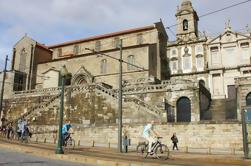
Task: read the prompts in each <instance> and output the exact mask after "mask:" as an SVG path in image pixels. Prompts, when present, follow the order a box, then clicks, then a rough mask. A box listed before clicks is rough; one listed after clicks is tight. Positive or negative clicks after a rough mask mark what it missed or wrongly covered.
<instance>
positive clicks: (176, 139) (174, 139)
mask: <svg viewBox="0 0 251 166" xmlns="http://www.w3.org/2000/svg"><path fill="white" fill-rule="evenodd" d="M171 140H172V141H173V143H178V138H177V137H176V136H175V135H173V136H172V137H171Z"/></svg>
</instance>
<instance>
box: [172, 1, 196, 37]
mask: <svg viewBox="0 0 251 166" xmlns="http://www.w3.org/2000/svg"><path fill="white" fill-rule="evenodd" d="M175 16H176V23H177V31H176V37H177V41H180V42H188V41H195V40H197V39H198V21H199V17H198V15H197V13H196V11H195V10H194V9H193V6H192V2H191V1H190V0H182V3H181V6H180V7H179V6H178V8H177V13H176V15H175Z"/></svg>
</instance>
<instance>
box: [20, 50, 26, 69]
mask: <svg viewBox="0 0 251 166" xmlns="http://www.w3.org/2000/svg"><path fill="white" fill-rule="evenodd" d="M26 55H27V53H26V51H25V48H23V49H22V50H21V52H20V61H19V70H20V71H22V72H25V68H26Z"/></svg>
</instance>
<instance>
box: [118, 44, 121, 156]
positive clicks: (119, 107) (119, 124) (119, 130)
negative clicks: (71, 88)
mask: <svg viewBox="0 0 251 166" xmlns="http://www.w3.org/2000/svg"><path fill="white" fill-rule="evenodd" d="M118 98H119V100H118V150H119V152H120V153H121V152H122V39H120V58H119V95H118Z"/></svg>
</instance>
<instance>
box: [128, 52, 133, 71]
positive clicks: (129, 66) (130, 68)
mask: <svg viewBox="0 0 251 166" xmlns="http://www.w3.org/2000/svg"><path fill="white" fill-rule="evenodd" d="M127 62H128V63H130V64H135V56H134V55H129V56H128V57H127ZM127 70H128V71H130V70H135V67H134V66H132V65H129V64H128V65H127Z"/></svg>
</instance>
